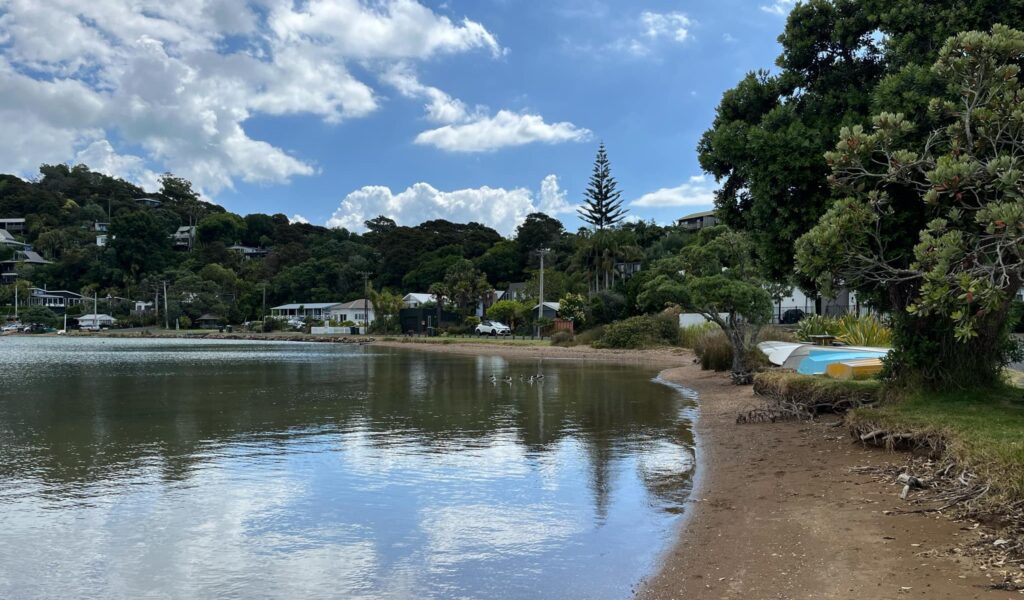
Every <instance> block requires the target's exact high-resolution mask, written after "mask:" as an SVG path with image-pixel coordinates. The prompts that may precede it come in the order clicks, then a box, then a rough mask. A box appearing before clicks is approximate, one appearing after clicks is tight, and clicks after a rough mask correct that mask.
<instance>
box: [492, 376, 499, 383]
mask: <svg viewBox="0 0 1024 600" xmlns="http://www.w3.org/2000/svg"><path fill="white" fill-rule="evenodd" d="M497 382H498V378H497V377H495V376H494V375H491V383H497Z"/></svg>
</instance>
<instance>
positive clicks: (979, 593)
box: [376, 342, 1010, 600]
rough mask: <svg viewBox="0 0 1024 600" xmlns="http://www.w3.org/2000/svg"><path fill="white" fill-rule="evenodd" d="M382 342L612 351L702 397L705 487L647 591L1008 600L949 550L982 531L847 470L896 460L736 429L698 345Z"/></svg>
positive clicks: (742, 400)
mask: <svg viewBox="0 0 1024 600" xmlns="http://www.w3.org/2000/svg"><path fill="white" fill-rule="evenodd" d="M376 344H377V345H381V346H387V347H395V348H404V349H414V350H420V351H427V352H454V353H461V354H487V355H502V356H509V357H536V356H545V357H550V358H561V359H577V360H610V361H616V362H620V363H636V364H643V365H645V366H653V367H658V368H662V369H664V370H663V371H662V377H663V378H665V379H667V380H669V381H672V382H674V383H678V384H680V385H683V386H686V387H689V388H691V389H694V390H696V391H697V393H698V394H699V400H698V403H699V407H700V416H699V418H698V422H697V434H698V442H697V459H698V465H699V466H698V469H700V471H699V474H698V478H697V480H698V487H697V489H695V490H694V493H693V496H692V497H691V501H690V505H689V511H690V512H689V514H688V515H687V516H686V518H685V519H684V521H683V525H682V526H681V527H680V530H679V531H678V533H677V540H676V542H675V544H674V545H673V547H671V548H669V549H668V550H667V551H666V553H665V555H664V557H663V559H662V561H661V564H660V566H659V568H658V569H657V571H656V572H655V573H653V574H652V575H651V576H650V578H649V579H648V580H647V581H646V582H645V584H644V585H642V586H641V588H640V589H639V590H638V593H637V596H638V597H639V598H643V599H670V598H679V599H694V598H727V599H737V600H739V599H743V600H755V599H756V600H759V599H765V600H767V599H772V600H776V599H786V600H788V599H822V598H827V599H840V598H842V599H846V598H849V599H858V600H860V599H863V598H877V599H889V598H913V597H917V598H951V599H954V598H955V599H970V598H1006V597H1010V593H1009V592H998V591H990V590H989V589H988V584H989V583H990V580H989V579H988V578H987V577H986V576H985V572H984V571H981V570H978V569H977V568H975V567H974V566H972V563H971V562H970V560H969V559H961V558H959V557H958V555H957V553H956V552H955V550H954V549H956V548H959V547H961V546H964V545H966V544H969V543H970V542H972V541H974V540H976V539H977V533H976V532H974V531H972V530H970V529H969V527H964V524H961V523H955V522H952V521H950V520H948V519H946V518H944V517H928V516H922V515H917V514H896V513H894V512H893V511H897V510H899V509H901V508H905V507H906V505H905V503H904V502H903V501H901V500H900V499H899V498H898V495H897V492H898V489H897V488H896V487H895V486H892V485H887V484H885V483H880V482H878V481H875V480H874V479H873V478H871V477H870V476H867V475H860V474H854V473H851V472H850V467H855V466H866V465H880V464H884V463H887V462H900V461H902V460H903V457H902V456H901V455H898V454H892V453H887V452H883V451H879V450H874V449H869V448H864V447H861V446H860V445H859V444H854V443H852V442H851V439H850V437H849V436H848V435H847V432H846V430H845V429H844V428H836V427H833V426H831V425H832V423H829V422H819V423H805V422H794V423H775V424H755V425H737V424H736V422H735V419H736V415H737V414H738V413H739V412H741V411H743V410H745V409H746V408H748V407H750V406H752V405H753V404H754V403H755V399H754V397H753V394H752V392H751V388H750V387H736V386H733V385H731V384H730V383H729V382H728V379H727V378H726V377H725V376H724V375H722V374H715V373H709V372H706V371H701V370H700V369H699V368H698V367H697V366H695V365H694V364H693V357H692V355H691V354H690V353H689V352H686V351H681V350H654V351H643V352H637V351H622V350H595V349H592V348H588V347H577V348H558V347H528V346H511V345H497V344H493V345H491V344H459V343H452V344H435V343H431V344H423V343H417V344H411V343H400V342H377V343H376Z"/></svg>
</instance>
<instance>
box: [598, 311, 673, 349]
mask: <svg viewBox="0 0 1024 600" xmlns="http://www.w3.org/2000/svg"><path fill="white" fill-rule="evenodd" d="M677 343H679V326H678V325H677V324H676V322H674V321H673V320H672V319H669V318H666V317H664V316H652V315H641V316H638V317H630V318H628V319H625V320H622V321H618V322H615V323H612V324H610V325H608V326H607V327H605V328H604V334H603V335H602V336H601V339H599V340H597V342H596V343H594V344H593V346H594V347H595V348H634V349H636V348H648V347H651V346H664V345H672V344H677Z"/></svg>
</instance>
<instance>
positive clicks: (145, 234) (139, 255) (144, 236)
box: [110, 210, 171, 281]
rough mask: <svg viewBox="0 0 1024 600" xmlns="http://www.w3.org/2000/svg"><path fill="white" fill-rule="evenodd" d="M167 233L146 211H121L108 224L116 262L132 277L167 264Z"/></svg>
mask: <svg viewBox="0 0 1024 600" xmlns="http://www.w3.org/2000/svg"><path fill="white" fill-rule="evenodd" d="M169 234H170V232H169V231H167V230H166V229H165V228H164V227H162V226H161V225H160V222H159V221H157V219H156V217H154V216H153V214H152V213H151V212H150V211H148V210H135V211H131V212H122V213H119V214H117V215H115V216H114V218H113V220H112V221H111V223H110V247H111V248H112V249H113V250H114V253H115V255H116V256H117V262H118V264H119V265H120V266H121V268H123V269H124V270H125V271H127V272H128V273H130V274H131V277H132V279H134V280H136V281H137V280H138V278H139V276H140V274H142V273H146V272H152V271H157V270H160V269H162V268H164V266H165V265H166V264H167V259H168V255H169V253H170V249H171V248H170V246H171V242H170V240H169V239H168V237H167V236H168V235H169Z"/></svg>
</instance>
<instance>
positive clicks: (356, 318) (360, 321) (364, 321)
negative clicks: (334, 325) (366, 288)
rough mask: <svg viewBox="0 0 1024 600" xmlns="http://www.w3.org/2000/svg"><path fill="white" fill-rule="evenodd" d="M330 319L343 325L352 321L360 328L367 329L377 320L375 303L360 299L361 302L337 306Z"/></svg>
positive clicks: (344, 303)
mask: <svg viewBox="0 0 1024 600" xmlns="http://www.w3.org/2000/svg"><path fill="white" fill-rule="evenodd" d="M330 319H331V320H332V321H339V322H342V323H344V322H345V321H352V322H353V323H355V324H357V325H359V326H360V327H366V326H368V325H370V324H372V323H373V321H374V320H375V317H374V312H373V302H370V301H369V300H367V299H364V298H360V299H359V300H353V301H351V302H343V303H341V304H336V305H334V307H332V308H331V310H330Z"/></svg>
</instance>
